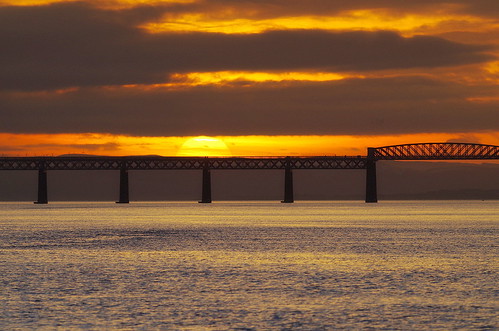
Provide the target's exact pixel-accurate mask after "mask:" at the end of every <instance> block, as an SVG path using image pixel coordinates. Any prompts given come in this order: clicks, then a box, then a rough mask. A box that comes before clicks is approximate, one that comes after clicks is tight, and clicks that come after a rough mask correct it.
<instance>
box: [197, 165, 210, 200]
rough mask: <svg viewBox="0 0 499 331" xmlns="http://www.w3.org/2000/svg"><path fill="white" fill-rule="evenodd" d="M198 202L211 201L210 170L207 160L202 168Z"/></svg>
mask: <svg viewBox="0 0 499 331" xmlns="http://www.w3.org/2000/svg"><path fill="white" fill-rule="evenodd" d="M199 203H211V172H210V168H209V166H208V162H206V165H205V166H204V168H203V180H202V188H201V201H199Z"/></svg>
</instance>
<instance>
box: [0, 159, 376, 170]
mask: <svg viewBox="0 0 499 331" xmlns="http://www.w3.org/2000/svg"><path fill="white" fill-rule="evenodd" d="M365 167H366V158H365V157H301V158H291V157H289V158H230V157H229V158H189V157H21V158H11V157H7V158H0V170H38V169H45V170H120V169H128V170H197V169H205V168H209V169H215V170H216V169H220V170H237V169H248V170H250V169H255V170H258V169H262V170H265V169H286V168H292V169H365Z"/></svg>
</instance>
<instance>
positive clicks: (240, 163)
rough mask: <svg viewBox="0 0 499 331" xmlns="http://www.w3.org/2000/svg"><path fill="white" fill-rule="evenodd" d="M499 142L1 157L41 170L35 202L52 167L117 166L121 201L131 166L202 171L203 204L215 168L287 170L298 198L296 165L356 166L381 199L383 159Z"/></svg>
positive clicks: (489, 153)
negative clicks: (313, 151)
mask: <svg viewBox="0 0 499 331" xmlns="http://www.w3.org/2000/svg"><path fill="white" fill-rule="evenodd" d="M494 159H496V160H497V159H499V146H494V145H483V144H469V143H419V144H404V145H393V146H384V147H377V148H368V149H367V156H344V157H339V156H311V157H209V158H208V157H161V156H122V157H113V156H68V157H58V156H55V157H0V170H36V171H38V199H37V201H35V203H36V204H46V203H48V183H47V172H48V171H49V170H116V171H119V173H120V184H119V185H120V187H119V199H118V201H117V203H129V202H130V199H129V185H128V172H129V171H130V170H201V171H202V174H203V176H202V189H201V200H200V201H199V202H200V203H211V202H212V196H211V171H212V170H256V169H260V170H269V169H275V170H284V199H283V200H282V202H283V203H292V202H294V190H293V170H307V169H330V170H332V169H335V170H338V169H339V170H342V169H354V170H365V171H366V195H365V201H366V202H367V203H375V202H378V194H377V179H376V162H378V161H383V160H494Z"/></svg>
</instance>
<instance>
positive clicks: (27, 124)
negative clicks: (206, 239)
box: [0, 77, 499, 136]
mask: <svg viewBox="0 0 499 331" xmlns="http://www.w3.org/2000/svg"><path fill="white" fill-rule="evenodd" d="M498 92H499V91H498V87H490V86H489V87H483V86H475V87H470V86H466V85H461V84H457V83H448V82H441V81H435V80H431V79H427V78H420V77H402V78H384V79H347V80H342V81H335V82H322V83H310V82H309V83H302V84H294V85H291V86H286V85H282V86H272V88H269V86H268V85H267V84H261V85H257V86H254V87H250V88H248V87H241V86H234V87H231V88H228V87H225V88H223V89H221V88H217V87H214V86H203V87H196V88H192V89H188V90H165V89H154V90H146V91H129V90H128V91H127V90H122V89H116V90H103V89H99V88H86V89H80V90H78V91H74V92H69V93H65V94H62V95H59V94H53V95H52V96H49V95H46V94H41V95H39V94H30V93H20V94H21V95H19V96H17V97H13V96H12V95H10V94H9V93H7V92H5V93H3V94H0V103H1V105H2V106H1V107H0V118H2V119H3V120H2V121H0V131H2V132H13V133H15V132H38V133H42V132H44V133H53V132H109V133H119V134H130V135H144V136H154V135H165V136H175V135H182V136H183V135H199V134H206V135H251V134H396V133H418V132H469V131H470V130H471V131H483V130H499V122H497V102H495V103H492V102H491V103H476V102H475V103H474V102H470V101H467V99H468V98H472V97H480V96H484V95H489V94H494V93H495V94H497V93H498Z"/></svg>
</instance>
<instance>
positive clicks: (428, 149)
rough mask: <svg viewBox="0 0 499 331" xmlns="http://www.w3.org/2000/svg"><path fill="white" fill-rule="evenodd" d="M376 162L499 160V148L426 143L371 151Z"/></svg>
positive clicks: (379, 148) (479, 145)
mask: <svg viewBox="0 0 499 331" xmlns="http://www.w3.org/2000/svg"><path fill="white" fill-rule="evenodd" d="M371 150H373V152H370V153H369V154H371V155H370V156H371V157H374V158H375V159H376V160H490V159H499V146H494V145H482V144H464V143H424V144H406V145H394V146H385V147H377V148H373V149H371Z"/></svg>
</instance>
